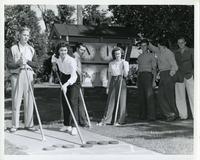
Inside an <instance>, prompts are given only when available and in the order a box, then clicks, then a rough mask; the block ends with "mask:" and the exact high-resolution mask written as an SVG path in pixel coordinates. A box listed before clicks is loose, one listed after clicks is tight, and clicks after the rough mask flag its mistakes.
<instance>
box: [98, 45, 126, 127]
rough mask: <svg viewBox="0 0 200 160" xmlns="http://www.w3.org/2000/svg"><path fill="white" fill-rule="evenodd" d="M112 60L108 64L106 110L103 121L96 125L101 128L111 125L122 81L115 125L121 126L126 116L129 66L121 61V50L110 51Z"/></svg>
mask: <svg viewBox="0 0 200 160" xmlns="http://www.w3.org/2000/svg"><path fill="white" fill-rule="evenodd" d="M112 56H113V60H112V61H111V62H110V63H109V68H108V77H109V78H108V88H107V93H108V98H107V103H106V109H105V112H104V116H103V119H102V120H101V122H100V123H98V124H97V125H99V126H103V125H106V124H112V122H113V117H114V116H113V115H114V114H115V112H114V111H115V108H116V102H117V98H118V94H119V88H120V81H121V79H122V86H121V94H120V101H119V116H118V118H117V123H116V124H115V125H119V124H123V123H124V122H125V116H126V92H127V87H126V80H125V77H127V75H128V71H129V64H128V62H127V61H125V60H124V59H123V57H124V52H123V50H122V49H121V48H119V47H115V48H114V49H113V51H112Z"/></svg>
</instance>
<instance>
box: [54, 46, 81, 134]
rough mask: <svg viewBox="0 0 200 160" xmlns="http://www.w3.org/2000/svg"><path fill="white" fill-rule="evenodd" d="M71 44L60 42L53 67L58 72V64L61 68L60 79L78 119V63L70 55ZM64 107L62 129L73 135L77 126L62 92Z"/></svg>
mask: <svg viewBox="0 0 200 160" xmlns="http://www.w3.org/2000/svg"><path fill="white" fill-rule="evenodd" d="M68 51H69V45H68V44H67V43H66V42H60V43H59V44H58V45H57V48H56V54H54V55H53V56H52V60H51V61H52V69H53V71H54V72H57V66H58V68H59V70H60V79H61V83H62V89H63V92H64V93H66V96H67V97H68V98H69V103H70V105H71V108H72V111H73V113H74V116H75V119H76V120H77V119H78V108H77V106H78V105H77V102H78V101H77V100H78V95H79V90H77V89H76V87H79V84H77V81H78V80H77V73H76V71H77V63H76V61H75V59H74V58H72V57H71V56H69V55H68ZM62 107H63V113H64V126H63V127H62V128H61V129H60V131H68V132H70V133H71V135H77V128H76V127H75V126H76V125H75V123H74V121H73V118H72V116H71V114H70V110H69V108H68V107H69V106H68V104H67V102H66V99H65V96H64V95H63V94H62Z"/></svg>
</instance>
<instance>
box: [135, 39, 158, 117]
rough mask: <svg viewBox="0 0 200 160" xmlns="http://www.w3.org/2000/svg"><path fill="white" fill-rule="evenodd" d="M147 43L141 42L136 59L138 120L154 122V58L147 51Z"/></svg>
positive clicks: (145, 41)
mask: <svg viewBox="0 0 200 160" xmlns="http://www.w3.org/2000/svg"><path fill="white" fill-rule="evenodd" d="M148 44H149V42H148V41H147V40H145V39H144V40H142V41H141V49H142V54H141V55H139V57H138V73H139V75H138V91H139V104H140V118H141V119H142V120H145V119H147V120H149V121H154V120H155V119H156V118H155V102H154V93H153V85H154V84H155V75H156V58H155V57H154V55H153V53H151V52H150V51H149V50H148Z"/></svg>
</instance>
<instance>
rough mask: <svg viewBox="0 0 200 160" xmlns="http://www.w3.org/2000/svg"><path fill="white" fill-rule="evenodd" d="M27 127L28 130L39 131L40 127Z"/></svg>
mask: <svg viewBox="0 0 200 160" xmlns="http://www.w3.org/2000/svg"><path fill="white" fill-rule="evenodd" d="M25 129H26V130H28V131H32V132H36V131H38V129H37V128H35V127H25Z"/></svg>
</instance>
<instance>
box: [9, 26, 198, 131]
mask: <svg viewBox="0 0 200 160" xmlns="http://www.w3.org/2000/svg"><path fill="white" fill-rule="evenodd" d="M29 38H30V29H29V28H28V27H22V28H21V31H20V36H19V42H18V43H17V44H16V45H13V46H12V47H11V49H10V50H9V51H8V53H7V57H8V58H7V61H6V63H7V64H6V65H7V67H8V68H9V70H10V73H11V85H12V127H11V129H10V131H11V132H16V131H17V129H18V128H19V113H20V106H21V101H22V96H23V95H24V100H23V102H24V117H25V128H26V129H28V130H32V131H35V130H37V129H36V128H35V127H34V124H33V97H32V96H31V93H30V87H31V86H29V84H28V81H30V82H31V83H32V84H33V75H34V68H37V67H38V65H37V56H36V54H35V51H34V49H33V47H32V46H30V45H29V44H28V40H29ZM178 46H179V50H177V52H176V53H175V54H174V53H173V52H172V51H170V50H169V49H168V48H167V45H166V43H165V41H164V40H163V41H161V40H160V41H159V42H158V44H157V47H156V46H154V45H153V44H152V43H150V42H149V41H148V40H145V39H144V40H142V41H141V49H142V54H141V55H140V56H139V57H138V93H139V94H138V96H139V102H140V103H139V105H140V118H141V119H147V120H150V121H153V120H156V114H155V105H156V104H155V99H154V91H153V88H154V86H155V80H156V77H158V75H159V76H160V82H159V89H158V96H157V99H158V104H159V106H160V108H161V111H162V112H163V115H164V116H165V117H166V120H167V121H172V120H175V119H176V118H178V117H180V118H181V119H186V118H187V117H188V113H187V103H186V95H185V88H186V90H187V94H188V97H189V102H190V107H191V111H192V113H193V89H194V86H193V81H194V78H193V77H194V76H193V70H194V69H193V68H194V65H193V55H194V53H193V50H192V49H190V48H188V47H186V41H185V38H183V37H181V38H179V39H178ZM85 51H86V46H85V45H84V44H83V43H79V44H78V45H77V46H76V51H75V52H74V53H73V52H72V51H71V49H70V46H69V45H68V43H66V42H59V43H58V44H57V47H56V51H55V54H54V55H53V56H52V59H51V62H52V70H53V71H54V72H58V70H59V77H60V79H61V83H62V87H61V88H62V90H63V91H64V92H63V94H64V93H65V94H66V96H67V97H68V99H69V103H70V105H71V108H72V111H73V113H74V116H75V119H76V121H77V122H78V125H80V126H83V127H88V121H87V118H86V113H85V111H84V109H83V101H82V99H81V95H80V92H79V91H80V89H81V83H82V77H83V76H84V73H83V72H82V65H81V56H82V55H83V53H84V52H85ZM112 56H113V60H112V61H111V62H109V66H108V86H107V89H106V92H107V94H108V96H107V103H106V106H105V112H104V115H103V118H102V120H101V122H99V123H98V125H99V126H102V125H106V124H113V119H114V116H113V115H114V114H113V113H114V112H115V110H116V103H117V101H119V113H118V114H117V118H116V122H115V124H116V125H120V124H124V123H125V117H126V99H127V98H126V97H127V86H126V77H127V76H128V72H129V63H128V62H127V61H126V60H125V59H124V57H125V56H126V53H124V51H123V49H122V48H120V47H114V48H113V50H112ZM157 68H158V69H157ZM157 70H159V74H158V73H157ZM32 87H33V86H32ZM63 94H62V109H63V116H64V122H63V127H61V128H60V131H67V132H69V133H70V134H71V135H77V128H76V125H75V123H74V121H73V118H72V115H71V114H70V110H69V108H68V107H69V106H68V105H67V102H66V99H65V96H64V95H63Z"/></svg>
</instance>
